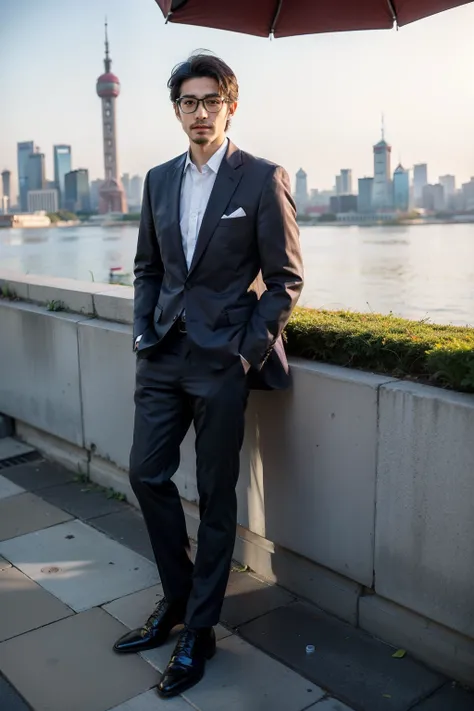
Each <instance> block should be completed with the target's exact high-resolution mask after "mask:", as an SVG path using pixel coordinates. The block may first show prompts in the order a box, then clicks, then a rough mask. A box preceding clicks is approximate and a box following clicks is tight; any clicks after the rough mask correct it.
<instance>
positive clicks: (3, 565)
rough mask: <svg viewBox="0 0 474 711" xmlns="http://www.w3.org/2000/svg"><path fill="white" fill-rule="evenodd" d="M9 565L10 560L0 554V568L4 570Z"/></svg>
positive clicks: (10, 565)
mask: <svg viewBox="0 0 474 711" xmlns="http://www.w3.org/2000/svg"><path fill="white" fill-rule="evenodd" d="M11 567H12V564H11V563H10V561H9V560H6V558H4V557H3V556H1V555H0V570H6V569H7V568H11Z"/></svg>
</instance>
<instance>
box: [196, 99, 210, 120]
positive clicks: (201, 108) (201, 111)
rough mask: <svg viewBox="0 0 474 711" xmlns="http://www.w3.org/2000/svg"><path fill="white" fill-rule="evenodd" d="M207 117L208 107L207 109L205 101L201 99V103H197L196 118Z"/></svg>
mask: <svg viewBox="0 0 474 711" xmlns="http://www.w3.org/2000/svg"><path fill="white" fill-rule="evenodd" d="M207 117H208V113H207V111H206V109H205V107H204V104H203V102H202V101H200V102H199V104H198V105H197V109H196V118H198V119H204V118H207Z"/></svg>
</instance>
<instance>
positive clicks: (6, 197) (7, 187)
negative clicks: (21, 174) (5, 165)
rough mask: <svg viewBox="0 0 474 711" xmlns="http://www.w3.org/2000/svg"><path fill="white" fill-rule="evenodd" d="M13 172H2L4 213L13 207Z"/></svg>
mask: <svg viewBox="0 0 474 711" xmlns="http://www.w3.org/2000/svg"><path fill="white" fill-rule="evenodd" d="M11 176H12V174H11V172H10V171H9V170H4V171H2V212H3V213H6V212H8V211H9V208H10V206H11V197H12V196H11Z"/></svg>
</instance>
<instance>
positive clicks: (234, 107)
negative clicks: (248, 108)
mask: <svg viewBox="0 0 474 711" xmlns="http://www.w3.org/2000/svg"><path fill="white" fill-rule="evenodd" d="M237 106H238V104H237V101H234V102H233V103H232V104H229V116H233V115H234V114H235V112H236V111H237Z"/></svg>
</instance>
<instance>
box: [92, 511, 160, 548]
mask: <svg viewBox="0 0 474 711" xmlns="http://www.w3.org/2000/svg"><path fill="white" fill-rule="evenodd" d="M89 525H90V526H94V528H98V529H99V531H103V532H104V533H107V535H109V536H110V537H111V538H114V539H115V540H116V541H118V542H119V543H123V545H124V546H128V548H131V549H132V550H133V551H135V552H136V553H140V555H142V556H144V557H145V558H148V560H152V561H154V560H155V557H154V555H153V549H152V547H151V543H150V538H149V536H148V531H147V528H146V525H145V521H144V520H143V516H142V515H141V513H140V512H139V511H136V510H135V509H133V508H132V507H131V506H126V508H125V509H124V510H123V511H117V513H111V514H108V515H107V516H101V517H100V518H95V519H93V520H92V521H89Z"/></svg>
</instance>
